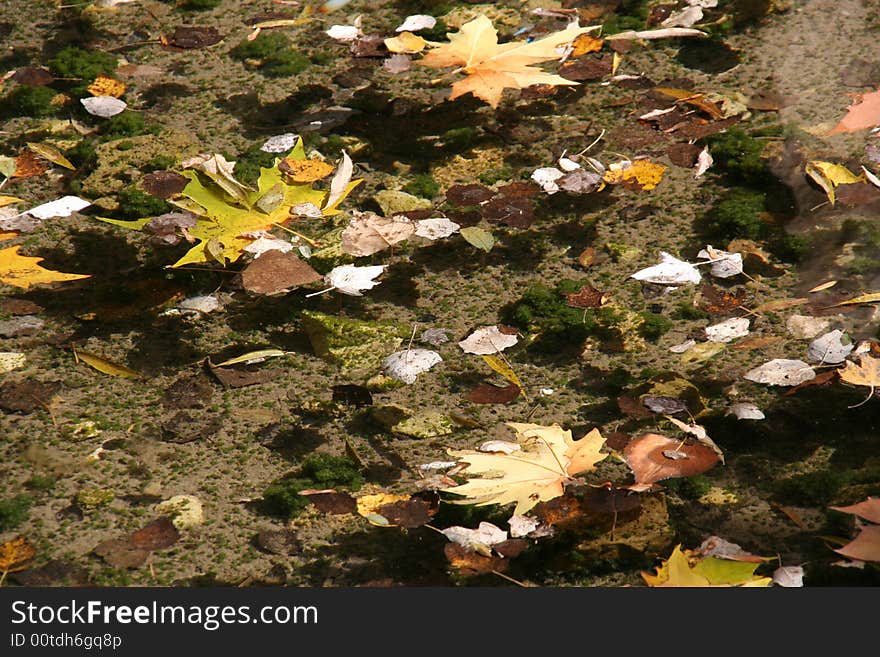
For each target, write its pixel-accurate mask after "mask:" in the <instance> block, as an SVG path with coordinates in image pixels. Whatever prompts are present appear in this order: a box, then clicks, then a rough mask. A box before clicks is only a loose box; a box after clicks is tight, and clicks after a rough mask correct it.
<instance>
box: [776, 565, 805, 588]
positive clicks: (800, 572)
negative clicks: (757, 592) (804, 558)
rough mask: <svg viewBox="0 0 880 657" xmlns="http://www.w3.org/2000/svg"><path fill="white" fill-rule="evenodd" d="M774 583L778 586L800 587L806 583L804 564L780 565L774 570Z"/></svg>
mask: <svg viewBox="0 0 880 657" xmlns="http://www.w3.org/2000/svg"><path fill="white" fill-rule="evenodd" d="M773 583H774V584H776V585H777V586H785V587H790V588H799V587H801V586H803V585H804V568H803V566H780V567H779V568H777V569H776V570H774V571H773Z"/></svg>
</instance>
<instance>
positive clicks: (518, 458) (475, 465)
mask: <svg viewBox="0 0 880 657" xmlns="http://www.w3.org/2000/svg"><path fill="white" fill-rule="evenodd" d="M507 426H509V427H511V428H512V429H513V430H514V431H516V438H517V441H518V442H519V444H520V445H521V449H520V450H517V451H514V452H511V453H509V454H505V453H499V452H477V451H472V450H462V451H454V450H449V454H450V455H451V456H454V457H456V458H457V459H459V460H460V461H461V462H463V463H467V467H465V468H464V470H462V474H464V475H465V476H468V477H469V480H468V482H467V483H465V484H462V485H460V486H455V487H453V488H447V489H445V492H448V493H454V494H456V495H462V496H464V498H465V499H463V500H455V503H457V504H475V505H477V506H483V505H486V504H508V503H510V502H516V509H515V510H514V513H515V514H523V513H526V512H527V511H528V510H529V509H531V508H532V507H534V506H535V505H536V504H537V503H538V502H544V501H547V500H552V499H553V498H555V497H559V496H560V495H562V493H563V489H564V487H565V484H566V483H567V482H570V481H572V479H573V478H574V476H575V475H577V474H579V473H582V472H587V471H588V470H593V469H595V466H596V463H598V462H599V461H601V460H602V459H604V458H605V457H606V456H608V455H607V454H603V453H602V452H601V451H600V450H601V449H602V446H603V445H604V444H605V439H604V438H603V437H602V434H600V433H599V430H598V429H593V430H592V431H591V432H590V433H588V434H587V435H586V436H584V437H583V438H581V439H580V440H578V441H574V440H572V437H571V431H568V430H563V429H562V427H560V426H559V425H558V424H552V425H550V426H543V425H540V424H523V423H519V422H508V423H507Z"/></svg>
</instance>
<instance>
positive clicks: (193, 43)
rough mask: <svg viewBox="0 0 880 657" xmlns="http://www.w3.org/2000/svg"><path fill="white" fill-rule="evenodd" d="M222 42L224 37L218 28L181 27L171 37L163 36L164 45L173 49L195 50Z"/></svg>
mask: <svg viewBox="0 0 880 657" xmlns="http://www.w3.org/2000/svg"><path fill="white" fill-rule="evenodd" d="M222 40H223V35H222V34H220V32H219V31H218V30H217V28H216V27H188V26H181V27H178V28H176V29H175V30H174V32H173V33H172V34H171V35H170V36H167V35H166V36H163V37H162V44H163V45H164V46H171V47H172V48H180V49H183V50H193V49H198V48H207V47H208V46H213V45H214V44H215V43H220V42H221V41H222Z"/></svg>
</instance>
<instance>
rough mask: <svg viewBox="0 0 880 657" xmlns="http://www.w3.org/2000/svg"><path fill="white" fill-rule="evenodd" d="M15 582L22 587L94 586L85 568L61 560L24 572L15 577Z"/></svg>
mask: <svg viewBox="0 0 880 657" xmlns="http://www.w3.org/2000/svg"><path fill="white" fill-rule="evenodd" d="M15 581H16V582H18V583H19V584H21V585H22V586H94V584H93V583H92V582H91V581H90V580H89V574H88V572H87V571H86V569H85V568H83V567H82V566H79V565H77V564H74V563H72V562H70V561H62V560H61V559H51V560H50V561H47V562H46V563H44V564H43V565H42V566H40V567H39V568H28V569H26V570H22V571H20V572H19V573H17V574H16V575H15Z"/></svg>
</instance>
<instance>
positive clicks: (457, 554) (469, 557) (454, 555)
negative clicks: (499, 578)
mask: <svg viewBox="0 0 880 657" xmlns="http://www.w3.org/2000/svg"><path fill="white" fill-rule="evenodd" d="M443 554H445V555H446V559H447V560H448V561H449V565H450V566H452V568H454V569H455V570H457V571H458V574H459V575H464V576H469V575H485V574H486V573H491V572H493V571H495V572H499V573H501V572H504V571H505V570H507V566H508V563H509V562H508V560H507V559H505V558H504V557H496V556H488V557H487V556H483V555H482V554H478V553H477V552H472V551H470V550H468V549H467V548H464V547H462V546H461V545H458V544H457V543H447V544H446V545H444V546H443Z"/></svg>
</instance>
